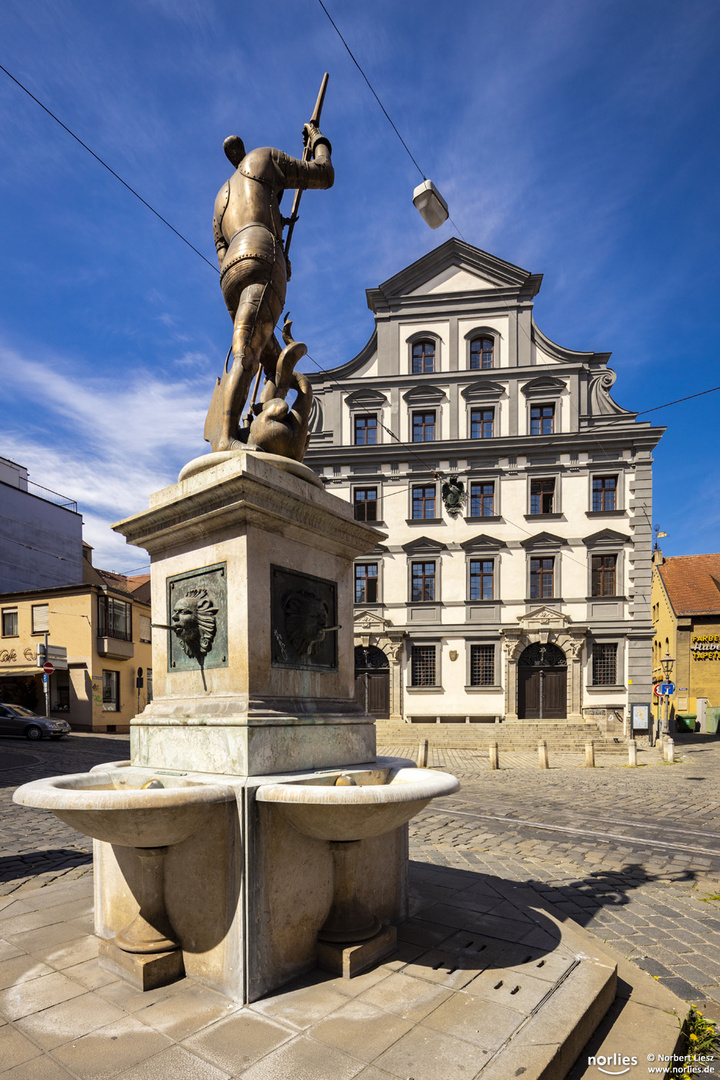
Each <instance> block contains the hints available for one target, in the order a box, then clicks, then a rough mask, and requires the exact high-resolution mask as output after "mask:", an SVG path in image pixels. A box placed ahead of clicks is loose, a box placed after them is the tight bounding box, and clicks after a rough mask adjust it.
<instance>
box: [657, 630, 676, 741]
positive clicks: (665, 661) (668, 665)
mask: <svg viewBox="0 0 720 1080" xmlns="http://www.w3.org/2000/svg"><path fill="white" fill-rule="evenodd" d="M674 666H675V657H674V656H671V655H670V649H669V648H668V650H667V652H666V653H665V655H664V656H663V657H662V659H661V661H660V667H661V668H662V673H663V682H666V683H667V682H670V676H671V675H672V669H673V667H674ZM662 734H663V735H669V734H670V695H669V694H666V695H665V713H664V716H663V720H662Z"/></svg>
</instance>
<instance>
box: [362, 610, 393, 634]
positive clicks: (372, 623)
mask: <svg viewBox="0 0 720 1080" xmlns="http://www.w3.org/2000/svg"><path fill="white" fill-rule="evenodd" d="M353 624H354V627H355V630H356V631H357V630H364V631H365V632H366V633H371V634H380V633H382V632H383V631H384V629H385V627H386V626H390V625H391V624H390V621H389V619H383V618H381V616H380V615H378V614H377V613H376V612H374V611H356V612H355V616H354V618H353Z"/></svg>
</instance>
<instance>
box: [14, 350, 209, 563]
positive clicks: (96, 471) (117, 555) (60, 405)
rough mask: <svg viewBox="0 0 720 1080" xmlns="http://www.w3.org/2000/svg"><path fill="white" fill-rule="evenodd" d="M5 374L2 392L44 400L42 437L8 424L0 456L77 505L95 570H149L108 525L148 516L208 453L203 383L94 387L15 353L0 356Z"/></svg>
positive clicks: (59, 361)
mask: <svg viewBox="0 0 720 1080" xmlns="http://www.w3.org/2000/svg"><path fill="white" fill-rule="evenodd" d="M0 367H1V368H2V370H3V385H4V389H5V393H6V394H8V395H9V394H12V396H13V398H14V399H15V400H16V401H17V403H18V405H20V404H23V405H25V404H26V402H27V400H31V399H32V398H34V397H37V394H38V388H41V393H42V400H43V413H42V424H43V427H42V429H40V428H39V427H38V426H37V425H33V426H30V425H28V424H27V423H25V424H24V425H23V427H20V426H19V425H17V426H13V425H12V423H11V422H9V421H6V427H5V432H4V437H3V443H2V447H3V449H2V452H3V454H4V455H6V456H8V457H10V458H12V459H13V460H14V461H17V462H18V463H20V464H22V465H25V466H26V467H27V468H28V469H29V471H30V479H31V481H33V482H34V483H36V484H40V485H42V486H43V487H46V488H50V489H52V490H54V491H57V492H60V493H61V494H63V495H66V496H68V497H69V498H71V499H74V500H75V501H76V502H77V503H78V509H79V511H80V513H81V514H82V515H83V518H84V521H85V535H86V539H87V540H88V543H91V544H92V545H93V547H94V548H95V562H96V564H97V565H99V566H103V567H105V568H106V569H116V570H122V569H123V567H124V568H132V567H134V566H137V565H138V564H139V563H141V562H143V561H144V558H143V553H142V552H140V553H138V551H137V549H134V548H132V549H128V550H125V542H124V540H123V539H122V538H120V537H117V536H116V535H115V534H114V533H112V532H111V531H110V528H109V526H110V525H111V524H112V523H113V522H115V521H117V520H119V519H120V518H123V517H126V516H129V515H131V514H133V513H137V512H139V511H141V510H143V509H145V507H146V506H147V504H148V497H149V495H150V494H151V493H152V492H153V491H156V490H158V489H159V488H162V487H166V486H167V485H168V484H172V483H174V482H175V480H176V479H177V473H178V471H179V470H180V468H182V466H183V465H184V464H185V463H186V462H187V461H189V460H190V459H191V458H193V457H197V456H198V455H199V454H202V453H204V452H206V451H207V450H209V447H208V446H207V444H204V443H203V442H202V428H203V424H204V419H205V411H206V408H207V404H208V401H209V396H210V389H211V388H210V387H209V386H208V385H207V381H206V380H205V381H202V382H201V381H200V380H196V379H190V378H182V379H177V378H176V379H174V380H170V379H163V378H161V377H159V376H158V375H157V374H154V373H152V374H151V373H148V372H142V371H136V372H134V373H133V374H132V375H131V376H130V378H129V379H125V378H123V377H122V376H121V375H118V376H116V377H113V376H112V375H103V376H94V377H93V378H91V379H88V378H87V377H86V376H85V375H83V374H82V372H81V371H79V370H77V369H75V368H73V366H72V365H71V364H70V363H69V362H68V361H67V360H66V359H64V358H59V357H51V356H45V357H43V358H42V359H40V360H30V359H28V358H26V357H24V356H22V355H21V354H19V353H17V352H13V351H11V350H9V349H0ZM23 399H26V400H25V401H24V400H23Z"/></svg>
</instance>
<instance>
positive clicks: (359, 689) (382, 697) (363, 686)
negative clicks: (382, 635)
mask: <svg viewBox="0 0 720 1080" xmlns="http://www.w3.org/2000/svg"><path fill="white" fill-rule="evenodd" d="M355 699H356V701H357V702H358V704H359V705H360V706H361V707H362V708H363V709H364V711H365V712H366V713H368V714H369V715H370V716H375V717H378V718H380V719H385V718H387V716H388V714H389V711H390V664H389V661H388V658H387V656H386V655H385V653H384V652H383V651H382V649H378V648H377V646H375V645H371V646H369V648H363V647H362V646H360V645H358V646H357V647H356V649H355Z"/></svg>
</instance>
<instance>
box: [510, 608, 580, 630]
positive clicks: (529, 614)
mask: <svg viewBox="0 0 720 1080" xmlns="http://www.w3.org/2000/svg"><path fill="white" fill-rule="evenodd" d="M517 619H518V622H519V623H520V626H521V627H522V629H523V630H530V629H532V628H533V627H537V626H542V627H544V628H557V627H563V626H567V624H568V623H570V622H572V619H571V618H570V616H569V615H565V614H563V612H562V611H556V610H555V608H549V607H538V608H533V610H532V611H526V612H525V614H524V615H518V617H517Z"/></svg>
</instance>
